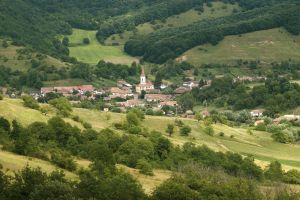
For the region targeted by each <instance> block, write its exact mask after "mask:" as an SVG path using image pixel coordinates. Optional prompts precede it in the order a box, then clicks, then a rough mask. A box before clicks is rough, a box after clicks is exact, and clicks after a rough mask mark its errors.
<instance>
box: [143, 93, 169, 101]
mask: <svg viewBox="0 0 300 200" xmlns="http://www.w3.org/2000/svg"><path fill="white" fill-rule="evenodd" d="M171 98H172V96H171V95H166V94H146V95H145V99H146V100H150V101H151V100H152V101H166V100H170V99H171Z"/></svg>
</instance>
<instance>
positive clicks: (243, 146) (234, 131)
mask: <svg viewBox="0 0 300 200" xmlns="http://www.w3.org/2000/svg"><path fill="white" fill-rule="evenodd" d="M73 114H74V115H78V116H80V118H81V119H83V120H84V121H86V122H89V123H90V124H92V126H93V128H94V129H96V130H101V129H104V128H112V129H113V124H114V123H116V122H122V121H124V120H125V115H124V114H118V113H104V112H100V111H96V110H87V109H80V108H75V109H74V111H73ZM53 115H54V114H49V115H48V116H44V115H42V114H41V113H40V112H39V111H35V110H32V109H28V108H24V107H23V105H22V103H21V101H20V100H14V99H5V100H4V101H0V116H4V117H6V118H8V119H10V120H13V119H17V120H18V121H20V122H21V123H22V124H24V125H28V124H30V123H31V122H34V121H47V120H48V119H49V118H50V117H51V116H53ZM65 120H66V121H68V122H70V123H71V124H72V125H76V126H78V127H80V128H82V126H81V124H79V123H77V122H74V121H73V120H71V119H65ZM174 120H175V118H170V117H152V116H147V117H146V120H145V121H144V122H143V126H144V127H146V128H147V129H148V130H149V131H152V130H157V131H160V132H162V133H163V134H165V136H166V137H168V136H167V134H166V133H165V129H166V127H167V124H169V123H174ZM182 120H183V121H184V123H185V124H188V125H189V126H191V127H192V133H191V134H190V136H188V137H184V136H180V134H179V130H178V128H177V129H176V131H175V134H174V135H173V136H172V137H168V138H169V139H170V140H171V141H172V142H173V143H174V144H175V145H183V144H184V143H185V142H193V143H195V144H197V145H203V144H205V145H207V146H208V147H210V148H212V149H214V150H215V151H222V152H225V151H232V152H238V153H241V154H242V155H245V156H246V155H253V156H254V157H255V158H256V159H257V162H258V163H260V164H261V165H262V166H265V165H266V164H267V163H269V162H270V161H273V160H279V161H280V162H281V163H282V164H283V165H284V167H285V169H290V168H296V169H300V157H299V155H300V145H293V144H280V143H277V142H274V141H273V139H272V138H271V134H270V133H266V132H259V131H253V135H250V134H249V133H248V129H247V128H241V127H229V126H226V125H221V124H216V125H214V131H215V135H214V136H213V137H212V136H209V135H206V134H205V133H204V131H203V126H202V125H201V122H200V123H198V122H197V121H195V120H189V119H182ZM220 132H223V133H224V135H225V136H224V137H221V136H219V133H220Z"/></svg>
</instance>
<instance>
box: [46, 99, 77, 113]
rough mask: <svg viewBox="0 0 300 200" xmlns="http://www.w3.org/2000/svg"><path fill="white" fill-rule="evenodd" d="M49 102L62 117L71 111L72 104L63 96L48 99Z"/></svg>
mask: <svg viewBox="0 0 300 200" xmlns="http://www.w3.org/2000/svg"><path fill="white" fill-rule="evenodd" d="M49 104H50V105H52V106H53V107H55V108H56V109H57V110H58V114H60V115H62V116H63V117H68V116H70V114H71V112H72V105H71V104H70V102H69V101H68V100H67V99H66V98H64V97H60V98H57V99H52V100H50V101H49Z"/></svg>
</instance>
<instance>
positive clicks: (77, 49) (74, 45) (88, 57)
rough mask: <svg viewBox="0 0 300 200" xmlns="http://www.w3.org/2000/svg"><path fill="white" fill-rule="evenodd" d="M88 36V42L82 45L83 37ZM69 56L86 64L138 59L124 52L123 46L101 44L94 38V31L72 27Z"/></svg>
mask: <svg viewBox="0 0 300 200" xmlns="http://www.w3.org/2000/svg"><path fill="white" fill-rule="evenodd" d="M84 38H89V40H90V44H88V45H84V44H83V39H84ZM69 40H70V47H69V49H70V56H72V57H75V58H77V59H78V60H79V61H81V62H84V63H88V64H97V63H98V62H99V61H100V60H105V61H107V62H112V63H116V64H119V63H121V64H131V63H132V62H134V61H138V60H137V59H136V58H133V57H130V56H129V55H127V54H125V52H124V51H123V47H121V46H120V47H113V46H104V45H101V44H100V43H99V42H98V40H97V39H96V31H86V30H80V29H73V34H72V35H71V36H69Z"/></svg>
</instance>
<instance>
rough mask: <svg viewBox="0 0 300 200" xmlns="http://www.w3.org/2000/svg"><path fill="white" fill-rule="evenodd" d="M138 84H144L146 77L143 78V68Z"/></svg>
mask: <svg viewBox="0 0 300 200" xmlns="http://www.w3.org/2000/svg"><path fill="white" fill-rule="evenodd" d="M140 78H141V79H140V83H141V84H146V76H145V70H144V67H142V73H141V77H140Z"/></svg>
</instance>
